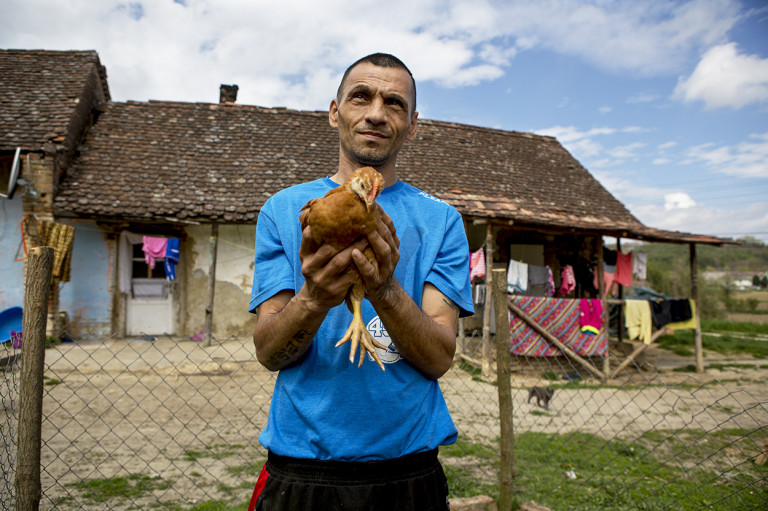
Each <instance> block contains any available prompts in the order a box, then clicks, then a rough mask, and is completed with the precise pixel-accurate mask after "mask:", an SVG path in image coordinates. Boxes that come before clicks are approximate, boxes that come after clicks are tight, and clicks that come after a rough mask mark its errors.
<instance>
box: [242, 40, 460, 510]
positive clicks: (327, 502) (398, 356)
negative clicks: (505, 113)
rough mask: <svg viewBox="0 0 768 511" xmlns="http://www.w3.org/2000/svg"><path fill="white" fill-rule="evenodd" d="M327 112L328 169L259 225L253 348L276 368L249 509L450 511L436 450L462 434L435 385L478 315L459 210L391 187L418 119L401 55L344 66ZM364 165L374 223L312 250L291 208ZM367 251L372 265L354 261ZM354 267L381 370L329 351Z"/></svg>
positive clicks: (280, 201)
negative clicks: (380, 183) (332, 158)
mask: <svg viewBox="0 0 768 511" xmlns="http://www.w3.org/2000/svg"><path fill="white" fill-rule="evenodd" d="M328 116H329V122H330V124H331V126H333V127H334V128H336V129H337V130H338V131H339V167H338V170H337V172H336V173H335V174H334V175H333V176H331V177H330V178H325V179H319V180H317V181H313V182H310V183H304V184H301V185H298V186H294V187H291V188H288V189H286V190H283V191H281V192H279V193H277V194H276V195H275V196H273V197H272V198H270V199H269V200H268V201H267V203H266V204H265V205H264V207H263V208H262V210H261V213H260V214H259V220H258V225H257V228H256V258H255V269H254V284H253V291H252V295H251V303H250V310H251V312H255V311H256V309H258V315H259V318H258V322H257V324H256V327H255V329H254V333H253V339H254V344H255V346H256V355H257V357H258V359H259V361H260V362H261V363H262V364H263V365H264V366H266V367H267V368H269V369H270V370H279V371H280V372H279V374H278V377H277V382H276V384H275V390H274V393H273V396H272V405H271V407H270V411H269V420H268V424H267V427H266V429H265V430H264V431H263V432H262V434H261V436H260V437H259V440H260V442H261V443H262V444H263V445H264V446H265V447H266V448H267V450H268V452H269V455H268V456H269V457H268V461H267V463H266V465H265V467H264V470H262V473H261V475H260V476H259V480H258V482H257V485H256V490H255V491H254V495H253V498H252V501H251V507H250V509H254V508H255V509H264V510H272V509H281V510H282V509H297V510H298V509H301V510H309V509H365V510H369V509H382V510H383V509H386V510H391V509H419V510H428V509H434V510H444V509H447V491H448V490H447V483H446V480H445V475H444V473H443V470H442V467H441V466H440V463H439V462H438V461H437V447H438V446H439V445H445V444H449V443H453V442H454V441H455V440H456V436H457V431H456V428H455V426H454V425H453V422H452V421H451V418H450V415H449V414H448V410H447V407H446V405H445V401H444V399H443V396H442V393H441V392H440V388H439V386H438V384H437V379H438V378H439V377H440V376H442V375H443V374H444V373H445V372H446V371H447V370H448V369H449V368H450V365H451V363H452V360H453V355H454V351H455V339H456V333H457V320H458V317H459V316H460V315H462V316H463V315H469V314H471V313H472V302H471V291H470V284H469V250H468V246H467V240H466V236H465V234H464V228H463V223H462V220H461V216H460V215H459V214H458V212H457V211H456V210H455V209H454V208H452V207H451V206H449V205H447V204H445V203H444V202H442V201H439V200H438V199H435V198H434V197H431V196H429V195H427V194H425V193H423V192H420V191H419V190H417V189H415V188H413V187H411V186H410V185H408V184H406V183H403V182H402V181H399V180H398V178H397V172H396V168H395V164H396V160H397V155H398V152H399V151H400V148H401V147H402V145H403V143H404V142H405V141H406V140H413V139H414V138H415V137H416V132H417V118H418V113H417V112H416V85H415V82H414V80H413V77H412V75H411V73H410V71H409V70H408V68H407V67H406V66H405V64H403V63H402V62H401V61H400V60H399V59H397V58H396V57H394V56H392V55H387V54H380V53H377V54H373V55H369V56H367V57H364V58H362V59H360V60H359V61H357V62H355V63H354V64H352V65H351V66H350V67H349V69H347V71H346V73H345V74H344V77H343V78H342V81H341V84H340V85H339V89H338V91H337V97H336V98H335V99H334V100H333V101H331V105H330V110H329V113H328ZM362 166H372V167H374V168H375V169H376V170H377V171H379V172H380V173H381V175H382V177H383V178H384V186H385V188H384V190H383V191H382V192H381V195H380V196H379V198H378V201H377V203H378V204H379V205H380V206H381V208H382V209H383V212H384V214H382V220H381V221H380V222H379V223H378V226H377V227H378V228H377V230H376V231H375V232H373V233H371V234H369V235H368V236H367V239H363V240H359V241H357V242H355V243H353V244H352V245H350V246H348V247H346V248H343V249H341V250H337V249H334V248H333V247H331V246H329V245H327V244H323V245H321V246H319V247H318V246H316V245H315V244H314V242H313V241H312V237H311V235H310V234H311V232H310V231H311V227H307V229H305V231H304V232H303V233H302V232H301V228H300V226H299V222H298V214H299V209H300V208H301V207H302V206H303V205H304V204H305V203H306V202H307V201H308V200H310V199H312V198H316V197H322V196H323V195H325V193H326V192H328V191H329V190H330V189H332V188H334V187H336V186H338V185H339V184H341V183H343V182H344V181H345V180H346V179H347V177H348V176H349V175H350V174H351V173H352V172H353V171H354V170H356V169H357V168H359V167H362ZM368 244H370V246H371V247H372V249H373V250H374V252H375V254H376V262H375V263H373V264H372V263H370V262H369V261H368V260H367V259H366V258H365V256H363V254H362V252H361V250H363V249H364V248H365V247H366V245H368ZM350 264H355V265H356V266H357V268H358V269H359V270H360V274H361V275H362V279H363V283H364V285H365V290H366V298H367V300H366V301H364V303H363V317H364V319H365V322H366V325H367V328H368V330H369V331H370V332H371V333H372V335H373V336H374V337H375V338H376V340H377V341H379V342H380V343H382V344H384V345H385V346H386V345H388V349H387V350H380V349H378V348H377V350H378V353H379V355H380V357H381V359H382V361H383V362H384V363H385V364H387V366H386V367H387V369H386V372H382V371H381V370H380V369H379V368H378V366H377V365H376V364H375V363H372V362H370V360H372V358H370V356H368V357H369V360H368V362H370V363H364V364H363V366H362V367H357V364H350V362H349V360H348V353H349V352H348V349H347V348H346V346H347V345H344V347H340V348H335V347H334V345H335V343H336V341H338V340H339V339H340V338H341V337H342V336H343V335H344V331H345V329H346V326H347V325H348V324H349V320H350V317H351V316H350V313H349V312H348V310H347V307H346V306H345V305H344V303H343V302H344V297H345V295H346V293H347V290H348V289H349V287H350V286H351V284H352V277H351V276H349V275H348V274H347V275H345V274H344V269H345V268H347V267H348V266H349V265H350ZM347 273H348V272H347ZM361 349H362V348H361Z"/></svg>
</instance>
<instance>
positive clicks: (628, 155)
mask: <svg viewBox="0 0 768 511" xmlns="http://www.w3.org/2000/svg"><path fill="white" fill-rule="evenodd" d="M643 147H645V144H643V143H642V142H632V143H631V144H627V145H623V146H616V147H612V148H610V149H608V150H607V151H606V152H607V153H608V154H609V155H610V156H611V157H612V158H615V159H617V160H626V159H634V158H637V151H638V150H639V149H642V148H643Z"/></svg>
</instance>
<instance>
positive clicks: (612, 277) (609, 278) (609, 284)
mask: <svg viewBox="0 0 768 511" xmlns="http://www.w3.org/2000/svg"><path fill="white" fill-rule="evenodd" d="M594 275H595V277H594V280H593V282H592V283H593V284H594V285H595V289H599V287H600V286H598V285H597V283H598V276H597V268H595V270H594ZM603 280H604V281H605V292H604V293H603V296H608V294H609V293H610V294H611V296H613V289H612V288H613V287H614V284H616V273H614V272H609V271H605V270H603Z"/></svg>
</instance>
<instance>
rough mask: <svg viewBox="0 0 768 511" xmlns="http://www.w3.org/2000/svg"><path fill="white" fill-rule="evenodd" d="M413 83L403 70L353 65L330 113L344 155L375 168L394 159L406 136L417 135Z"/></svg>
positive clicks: (409, 138)
mask: <svg viewBox="0 0 768 511" xmlns="http://www.w3.org/2000/svg"><path fill="white" fill-rule="evenodd" d="M412 83H413V82H412V79H411V77H410V75H409V74H408V72H407V71H405V70H403V69H398V68H389V67H379V66H376V65H374V64H371V63H369V62H364V63H362V64H358V65H357V66H355V67H354V68H352V70H351V71H350V72H349V74H348V75H347V79H346V80H345V82H344V84H343V87H342V90H341V94H340V96H339V97H338V98H337V99H334V100H333V101H332V102H331V108H330V112H329V119H330V123H331V126H333V127H334V128H338V130H339V140H340V143H341V151H342V156H343V157H345V158H348V159H350V160H352V161H355V162H357V163H358V164H360V165H370V166H372V167H379V166H382V165H385V164H387V163H389V162H393V161H394V159H395V158H396V157H397V153H398V151H399V150H400V147H401V146H402V145H403V142H404V141H405V139H406V138H407V139H408V140H413V139H414V138H415V136H416V118H417V117H418V113H416V112H411V110H412V109H413V106H414V105H413V97H414V91H413V85H412Z"/></svg>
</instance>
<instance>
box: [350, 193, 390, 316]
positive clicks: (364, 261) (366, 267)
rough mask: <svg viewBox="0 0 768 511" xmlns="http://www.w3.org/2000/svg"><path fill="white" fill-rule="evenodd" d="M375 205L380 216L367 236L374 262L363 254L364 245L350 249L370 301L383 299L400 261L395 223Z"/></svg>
mask: <svg viewBox="0 0 768 511" xmlns="http://www.w3.org/2000/svg"><path fill="white" fill-rule="evenodd" d="M376 207H377V208H379V213H380V214H381V218H380V219H379V222H378V225H377V228H376V230H375V231H374V232H372V233H370V234H368V236H367V241H368V243H369V244H370V246H371V248H372V249H373V252H374V253H375V254H376V261H375V264H374V263H371V262H370V261H369V260H368V258H366V257H365V255H363V253H362V250H363V248H365V246H363V247H355V248H353V250H352V259H353V260H354V263H355V265H356V266H357V268H358V270H360V275H361V276H362V277H363V285H364V286H365V291H366V295H367V296H368V298H369V300H371V301H372V302H373V301H380V300H383V299H384V298H385V297H386V295H387V294H388V293H389V292H390V291H391V290H392V286H393V283H394V272H395V267H396V266H397V263H398V261H400V250H399V249H400V238H398V237H397V232H396V229H395V224H394V222H392V219H391V218H390V217H389V215H387V213H386V212H385V211H384V210H383V209H382V208H381V206H379V205H378V204H376ZM353 246H354V245H353Z"/></svg>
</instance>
